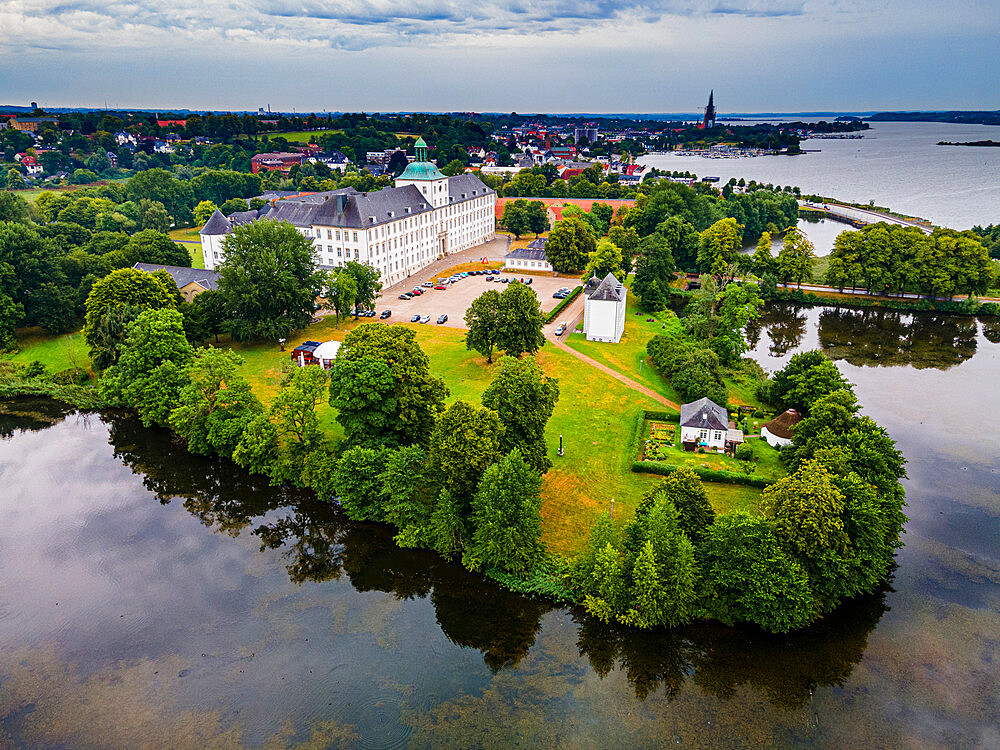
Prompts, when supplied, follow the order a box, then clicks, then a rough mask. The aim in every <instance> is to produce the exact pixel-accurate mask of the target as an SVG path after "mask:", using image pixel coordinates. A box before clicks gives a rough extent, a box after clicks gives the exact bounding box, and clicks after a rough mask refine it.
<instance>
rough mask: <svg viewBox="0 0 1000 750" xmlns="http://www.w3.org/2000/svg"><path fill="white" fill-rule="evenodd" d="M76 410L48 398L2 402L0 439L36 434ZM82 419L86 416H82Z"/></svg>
mask: <svg viewBox="0 0 1000 750" xmlns="http://www.w3.org/2000/svg"><path fill="white" fill-rule="evenodd" d="M74 411H76V409H75V408H74V407H72V406H69V405H68V404H64V403H62V402H61V401H53V400H52V399H48V398H30V399H28V398H26V399H14V400H11V401H4V402H0V439H3V440H6V439H8V438H11V437H13V436H14V433H16V432H36V431H38V430H44V429H46V428H48V427H51V426H52V425H54V424H58V423H59V422H62V421H63V420H64V419H65V418H66V417H67V416H69V415H70V414H72V413H73V412H74ZM81 417H82V418H84V419H85V418H86V415H83V414H81Z"/></svg>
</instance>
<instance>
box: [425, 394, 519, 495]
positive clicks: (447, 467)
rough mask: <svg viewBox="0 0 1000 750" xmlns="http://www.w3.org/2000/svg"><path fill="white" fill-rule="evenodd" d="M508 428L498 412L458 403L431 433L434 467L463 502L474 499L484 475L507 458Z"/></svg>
mask: <svg viewBox="0 0 1000 750" xmlns="http://www.w3.org/2000/svg"><path fill="white" fill-rule="evenodd" d="M503 432H504V427H503V424H502V423H501V422H500V417H499V416H498V415H497V413H496V412H495V411H492V410H490V409H485V408H483V407H481V406H474V405H473V404H469V403H466V402H465V401H456V402H455V403H453V404H452V405H451V406H449V407H448V408H447V409H446V410H445V412H444V413H443V414H442V415H441V416H440V417H439V418H438V421H437V424H436V425H435V426H434V432H433V433H431V444H430V457H431V466H432V467H433V469H434V471H435V473H436V474H437V476H439V477H440V479H441V482H442V483H443V486H444V487H445V488H446V489H447V490H448V491H449V492H451V493H452V495H454V496H455V498H457V499H459V500H465V501H467V500H468V499H469V498H471V497H472V495H473V493H474V492H475V490H476V485H477V484H478V483H479V478H480V477H481V476H482V474H483V472H484V471H486V469H487V468H488V467H489V466H490V465H491V464H494V463H496V462H497V461H498V460H499V459H500V456H501V455H503V454H502V452H501V448H500V442H501V440H502V439H503Z"/></svg>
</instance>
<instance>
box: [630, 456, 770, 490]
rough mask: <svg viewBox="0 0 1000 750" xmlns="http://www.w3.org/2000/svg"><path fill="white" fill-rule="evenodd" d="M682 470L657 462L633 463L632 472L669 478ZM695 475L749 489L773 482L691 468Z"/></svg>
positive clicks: (749, 476)
mask: <svg viewBox="0 0 1000 750" xmlns="http://www.w3.org/2000/svg"><path fill="white" fill-rule="evenodd" d="M678 468H680V467H679V466H677V465H676V464H661V463H657V462H655V461H633V462H632V471H633V472H634V473H636V474H657V475H659V476H664V477H665V476H667V475H668V474H672V473H673V472H675V471H677V469H678ZM689 468H690V469H691V470H692V471H693V472H694V473H695V474H697V475H698V476H699V477H701V478H702V479H703V480H704V481H706V482H719V483H721V484H745V485H747V486H749V487H761V488H763V487H767V486H768V485H769V484H771V480H769V479H765V478H764V477H762V476H759V475H757V474H750V475H747V474H737V473H736V472H733V471H721V470H719V469H705V468H701V467H695V466H692V467H689Z"/></svg>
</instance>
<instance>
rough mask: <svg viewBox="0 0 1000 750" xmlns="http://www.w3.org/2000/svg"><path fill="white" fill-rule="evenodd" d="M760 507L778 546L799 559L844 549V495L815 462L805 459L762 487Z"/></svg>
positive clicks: (828, 473)
mask: <svg viewBox="0 0 1000 750" xmlns="http://www.w3.org/2000/svg"><path fill="white" fill-rule="evenodd" d="M761 509H762V510H763V512H764V516H765V517H766V518H768V519H770V521H771V522H772V524H773V526H774V533H775V534H776V535H777V537H778V539H779V540H780V541H781V543H782V545H783V546H784V547H785V548H786V549H787V550H788V551H789V552H790V553H791V554H793V555H795V556H797V557H800V558H813V557H819V556H820V555H821V554H822V553H823V552H825V551H826V550H834V551H837V552H844V551H845V550H846V548H847V543H848V540H847V535H846V534H845V532H844V520H843V514H844V495H843V493H841V492H840V490H838V489H837V487H836V485H835V484H834V482H833V476H832V475H831V474H830V472H829V471H828V470H827V469H826V467H824V466H823V465H822V464H821V463H819V462H818V461H807V462H805V463H803V464H802V465H801V466H800V467H799V469H798V470H797V471H796V472H795V473H794V474H790V475H789V476H786V477H782V478H781V479H779V480H778V481H776V482H775V483H774V484H771V485H770V486H768V487H767V488H765V489H764V492H763V493H762V494H761Z"/></svg>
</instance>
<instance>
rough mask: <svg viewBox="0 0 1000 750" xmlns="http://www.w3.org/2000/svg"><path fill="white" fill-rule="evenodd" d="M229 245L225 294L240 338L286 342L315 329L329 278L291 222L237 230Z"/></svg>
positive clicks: (222, 274)
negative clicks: (301, 331) (318, 267)
mask: <svg viewBox="0 0 1000 750" xmlns="http://www.w3.org/2000/svg"><path fill="white" fill-rule="evenodd" d="M224 245H225V249H226V259H225V260H224V261H223V262H222V265H221V266H220V267H219V291H220V292H221V293H222V295H223V297H224V299H225V300H226V308H227V309H228V310H230V311H231V313H232V316H233V317H232V320H231V321H230V327H231V330H232V333H233V337H234V338H236V339H237V340H239V341H248V340H251V339H260V338H282V337H287V336H288V334H289V333H291V332H292V331H293V330H295V329H298V328H304V327H305V326H306V325H307V324H308V323H309V321H310V319H311V318H312V315H313V313H314V312H315V311H316V298H317V296H318V295H319V293H320V290H321V288H322V286H323V274H322V272H320V271H317V270H316V268H315V267H314V265H313V255H312V242H311V241H310V240H309V239H308V238H307V237H303V236H302V235H301V234H299V232H298V230H296V229H295V227H293V226H292V225H291V224H288V223H287V222H277V221H256V222H253V223H251V224H244V225H243V226H240V227H237V228H236V229H235V230H234V231H233V233H232V234H230V235H229V236H228V237H227V238H226V240H225V242H224Z"/></svg>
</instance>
